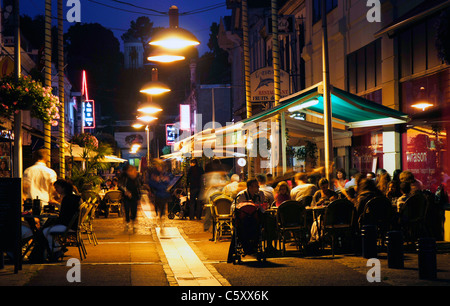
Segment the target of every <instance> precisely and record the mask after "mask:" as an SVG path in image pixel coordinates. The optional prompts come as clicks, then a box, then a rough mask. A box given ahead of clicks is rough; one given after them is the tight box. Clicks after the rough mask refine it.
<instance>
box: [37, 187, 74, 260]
mask: <svg viewBox="0 0 450 306" xmlns="http://www.w3.org/2000/svg"><path fill="white" fill-rule="evenodd" d="M53 185H54V188H55V190H56V192H57V193H58V194H59V195H60V197H61V199H62V200H61V203H60V205H59V206H60V212H59V217H58V219H57V220H55V221H54V222H53V225H52V226H49V227H46V228H44V230H43V233H44V237H45V238H46V239H47V241H48V244H49V247H50V250H52V251H53V254H52V255H53V256H55V257H56V258H57V257H58V255H59V254H60V253H61V251H62V250H61V248H60V246H59V245H58V243H57V241H55V243H54V244H55V246H56V247H55V248H52V247H53V238H52V235H51V234H52V232H63V231H65V230H66V229H67V227H68V226H69V224H70V221H71V220H72V218H73V216H74V215H75V214H76V213H77V212H78V210H79V208H80V204H81V196H79V195H76V194H74V193H73V186H72V184H71V183H69V182H68V181H66V180H64V179H58V180H57V181H56V182H55V183H54V184H53ZM77 226H78V222H77V221H76V220H75V222H74V223H73V224H72V228H71V229H72V230H77Z"/></svg>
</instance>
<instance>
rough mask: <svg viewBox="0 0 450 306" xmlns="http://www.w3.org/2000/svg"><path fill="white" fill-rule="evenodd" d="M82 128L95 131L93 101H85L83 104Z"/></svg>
mask: <svg viewBox="0 0 450 306" xmlns="http://www.w3.org/2000/svg"><path fill="white" fill-rule="evenodd" d="M83 127H84V128H85V129H95V104H94V100H86V101H84V103H83Z"/></svg>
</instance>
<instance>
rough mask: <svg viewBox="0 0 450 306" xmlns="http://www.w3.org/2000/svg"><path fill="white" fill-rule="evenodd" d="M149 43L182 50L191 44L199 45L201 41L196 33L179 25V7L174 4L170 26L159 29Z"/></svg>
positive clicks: (170, 13) (171, 9)
mask: <svg viewBox="0 0 450 306" xmlns="http://www.w3.org/2000/svg"><path fill="white" fill-rule="evenodd" d="M149 44H150V45H152V46H160V47H163V48H166V49H171V50H180V49H183V48H186V47H189V46H197V45H199V44H200V42H199V40H198V39H197V38H196V37H195V36H194V34H192V33H191V32H189V31H188V30H185V29H183V28H180V27H179V23H178V8H177V7H176V6H175V5H173V6H171V7H170V9H169V28H166V29H162V30H159V31H158V32H157V33H156V34H155V35H154V36H153V37H152V39H151V40H150V42H149Z"/></svg>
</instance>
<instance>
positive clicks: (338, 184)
mask: <svg viewBox="0 0 450 306" xmlns="http://www.w3.org/2000/svg"><path fill="white" fill-rule="evenodd" d="M347 182H348V179H347V174H346V173H345V170H344V169H338V170H337V171H336V179H335V180H334V184H333V185H334V191H336V192H339V191H341V189H344V188H345V184H346V183H347Z"/></svg>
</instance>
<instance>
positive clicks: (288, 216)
mask: <svg viewBox="0 0 450 306" xmlns="http://www.w3.org/2000/svg"><path fill="white" fill-rule="evenodd" d="M276 224H277V232H278V241H279V245H280V249H281V251H282V254H283V255H285V253H286V242H287V241H288V239H289V238H293V239H294V241H295V244H296V245H297V249H300V247H301V246H302V245H304V244H305V243H306V241H305V237H306V233H307V232H308V231H309V228H308V227H307V225H306V210H305V206H303V205H302V204H301V203H300V202H298V201H284V202H283V203H281V204H280V206H278V208H277V211H276Z"/></svg>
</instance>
